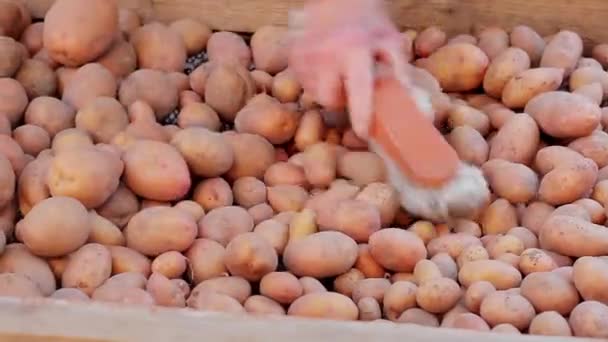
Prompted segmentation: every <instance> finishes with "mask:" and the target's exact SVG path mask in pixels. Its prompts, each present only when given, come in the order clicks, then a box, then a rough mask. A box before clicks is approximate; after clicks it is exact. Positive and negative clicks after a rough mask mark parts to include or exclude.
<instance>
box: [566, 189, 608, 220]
mask: <svg viewBox="0 0 608 342" xmlns="http://www.w3.org/2000/svg"><path fill="white" fill-rule="evenodd" d="M598 183H599V182H598ZM573 204H576V205H578V206H581V207H582V208H583V209H585V210H586V211H587V212H588V213H589V216H590V218H591V222H593V223H595V224H602V223H604V222H605V221H606V213H605V212H604V207H603V205H602V204H600V203H599V202H598V201H595V200H592V199H590V198H581V199H580V200H577V201H575V202H574V203H573Z"/></svg>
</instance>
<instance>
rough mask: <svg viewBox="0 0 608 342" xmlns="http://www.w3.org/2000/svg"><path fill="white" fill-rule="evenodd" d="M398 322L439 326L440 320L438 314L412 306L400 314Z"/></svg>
mask: <svg viewBox="0 0 608 342" xmlns="http://www.w3.org/2000/svg"><path fill="white" fill-rule="evenodd" d="M397 322H399V323H410V324H416V325H423V326H428V327H438V326H439V320H438V319H437V316H435V315H433V314H432V313H429V312H426V311H424V310H422V309H419V308H411V309H407V310H405V311H403V313H402V314H401V316H399V318H398V319H397Z"/></svg>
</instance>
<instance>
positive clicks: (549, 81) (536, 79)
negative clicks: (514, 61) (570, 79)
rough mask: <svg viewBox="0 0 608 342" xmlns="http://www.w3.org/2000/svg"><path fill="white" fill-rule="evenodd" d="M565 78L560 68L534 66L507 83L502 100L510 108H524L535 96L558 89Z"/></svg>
mask: <svg viewBox="0 0 608 342" xmlns="http://www.w3.org/2000/svg"><path fill="white" fill-rule="evenodd" d="M563 79H564V70H563V69H559V68H533V69H528V70H524V71H521V72H520V73H519V74H517V75H516V76H515V77H513V78H511V79H510V80H509V81H508V82H507V84H505V86H504V88H503V92H502V102H503V103H504V105H505V106H507V107H508V108H513V109H515V108H524V107H525V106H526V104H527V103H528V102H529V101H530V100H531V99H533V98H534V97H535V96H537V95H539V94H542V93H545V92H550V91H555V90H557V89H558V88H559V87H560V85H561V84H562V81H563Z"/></svg>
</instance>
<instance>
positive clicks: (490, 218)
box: [481, 198, 518, 235]
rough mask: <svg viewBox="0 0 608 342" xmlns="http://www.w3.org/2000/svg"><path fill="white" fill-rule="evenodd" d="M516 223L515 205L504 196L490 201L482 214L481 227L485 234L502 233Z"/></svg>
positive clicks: (515, 225)
mask: <svg viewBox="0 0 608 342" xmlns="http://www.w3.org/2000/svg"><path fill="white" fill-rule="evenodd" d="M517 225H518V219H517V212H516V210H515V207H514V206H513V205H512V204H511V203H509V201H507V200H506V199H504V198H499V199H497V200H495V201H494V202H492V203H491V204H490V205H489V206H488V207H487V208H486V209H485V211H484V212H483V214H482V218H481V227H482V229H483V232H484V234H486V235H487V234H504V233H506V232H508V231H509V229H511V228H513V227H517Z"/></svg>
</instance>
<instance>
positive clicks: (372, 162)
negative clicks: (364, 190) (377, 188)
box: [337, 151, 386, 186]
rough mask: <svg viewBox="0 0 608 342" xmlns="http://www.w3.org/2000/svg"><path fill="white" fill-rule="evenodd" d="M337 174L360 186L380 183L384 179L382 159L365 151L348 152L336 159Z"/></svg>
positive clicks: (384, 172) (384, 171)
mask: <svg viewBox="0 0 608 342" xmlns="http://www.w3.org/2000/svg"><path fill="white" fill-rule="evenodd" d="M364 165H365V166H364ZM337 172H338V175H339V176H341V177H344V178H346V179H350V180H352V181H353V183H354V184H356V185H360V186H363V185H367V184H370V183H376V182H382V181H384V180H385V178H386V170H385V168H384V164H383V162H382V159H380V157H378V155H376V154H375V153H372V152H366V151H349V152H346V153H344V154H341V155H340V157H339V158H338V163H337Z"/></svg>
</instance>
